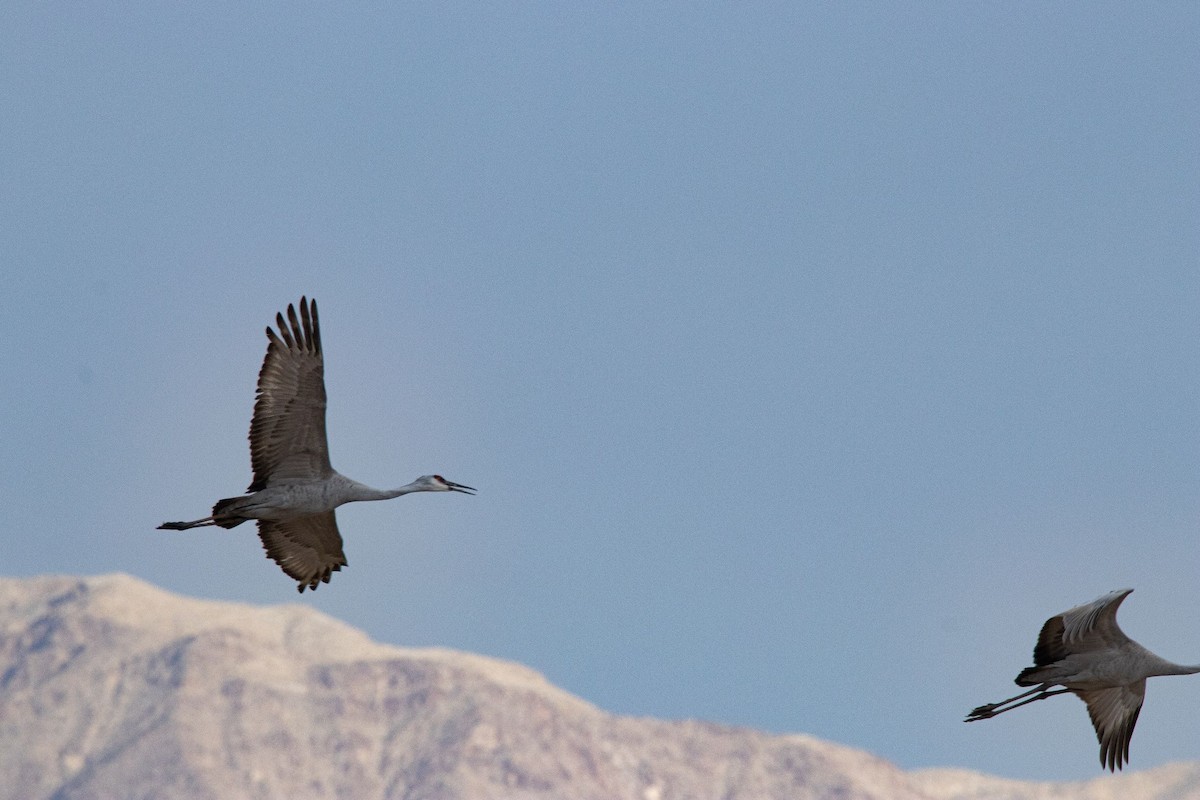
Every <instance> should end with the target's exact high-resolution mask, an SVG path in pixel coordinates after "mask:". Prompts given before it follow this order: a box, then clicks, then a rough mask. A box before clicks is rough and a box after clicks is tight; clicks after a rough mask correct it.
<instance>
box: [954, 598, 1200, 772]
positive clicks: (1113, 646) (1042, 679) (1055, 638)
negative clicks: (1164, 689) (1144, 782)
mask: <svg viewBox="0 0 1200 800" xmlns="http://www.w3.org/2000/svg"><path fill="white" fill-rule="evenodd" d="M1132 591H1133V589H1119V590H1117V591H1115V592H1109V593H1108V594H1106V595H1104V596H1103V597H1098V598H1096V599H1095V600H1093V601H1092V602H1090V603H1087V604H1085V605H1082V606H1076V607H1075V608H1072V609H1071V610H1070V611H1064V612H1063V613H1061V614H1058V615H1057V616H1053V617H1051V618H1050V619H1048V620H1046V623H1045V624H1044V625H1043V626H1042V632H1041V634H1039V635H1038V640H1037V645H1036V646H1035V647H1034V648H1033V663H1034V666H1032V667H1026V668H1025V669H1023V670H1021V674H1019V675H1018V676H1017V678H1016V683H1017V685H1018V686H1033V687H1034V688H1032V689H1030V690H1029V691H1028V692H1024V693H1023V694H1019V695H1017V696H1016V697H1010V698H1008V699H1007V700H1002V701H1000V702H999V703H988V704H987V705H983V706H979V707H978V708H976V709H975V710H974V711H972V712H971V713H970V714H968V715H967V718H966V720H965V722H975V721H977V720H981V719H988V718H990V717H994V716H996V715H997V714H1003V713H1004V712H1005V711H1012V710H1013V709H1014V708H1018V707H1019V706H1023V705H1025V704H1027V703H1032V702H1034V701H1035V700H1044V699H1046V698H1047V697H1053V696H1054V695H1056V694H1063V693H1065V692H1074V693H1075V694H1076V695H1077V696H1078V697H1079V699H1081V700H1083V702H1085V703H1087V709H1088V715H1089V716H1090V717H1091V718H1092V726H1093V727H1094V728H1095V729H1096V738H1098V739H1099V740H1100V766H1101V767H1107V768H1108V770H1109V771H1110V772H1113V771H1116V770H1118V769H1121V768H1122V767H1123V766H1124V765H1125V764H1126V763H1128V762H1129V740H1130V738H1131V737H1132V736H1133V726H1134V725H1135V724H1137V718H1138V714H1139V713H1140V712H1141V710H1142V701H1143V700H1144V699H1145V697H1146V678H1152V677H1154V676H1155V675H1193V674H1195V673H1197V672H1200V664H1198V665H1195V666H1186V665H1183V664H1172V663H1171V662H1170V661H1167V660H1166V659H1162V658H1159V657H1158V656H1156V655H1154V653H1151V652H1150V651H1149V650H1147V649H1146V648H1144V647H1142V646H1141V645H1140V644H1138V643H1137V642H1135V641H1133V640H1132V639H1130V638H1129V637H1128V636H1126V635H1125V634H1124V633H1123V632H1122V631H1121V629H1120V628H1119V627H1118V626H1117V607H1118V606H1120V605H1121V601H1122V600H1124V599H1125V598H1126V597H1128V596H1129V593H1130V592H1132ZM1052 686H1062V687H1064V688H1062V689H1054V690H1053V691H1051V688H1050V687H1052ZM1030 695H1032V697H1031V696H1030ZM1022 698H1025V699H1022ZM1018 700H1020V702H1015V701H1018ZM1010 704H1011V705H1010Z"/></svg>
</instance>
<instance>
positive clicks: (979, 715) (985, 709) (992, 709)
mask: <svg viewBox="0 0 1200 800" xmlns="http://www.w3.org/2000/svg"><path fill="white" fill-rule="evenodd" d="M1053 685H1054V684H1052V683H1043V684H1042V685H1041V686H1035V687H1034V688H1032V689H1030V690H1029V691H1028V692H1021V694H1019V695H1017V696H1016V697H1010V698H1008V699H1007V700H1001V701H1000V702H999V703H987V704H986V705H982V706H979V707H978V708H976V709H974V710H972V711H971V713H970V714H967V718H966V719H965V720H963V722H978V721H979V720H981V719H991V718H992V717H994V716H996V715H997V714H1003V713H1004V712H1005V711H1012V710H1013V709H1014V708H1020V707H1021V706H1023V705H1028V704H1029V703H1032V702H1034V701H1035V700H1045V699H1046V698H1047V697H1053V696H1054V695H1056V694H1062V693H1063V692H1069V691H1071V690H1070V689H1055V690H1054V691H1050V687H1051V686H1053ZM1039 692H1040V694H1039ZM1029 695H1033V697H1030V696H1029ZM1022 697H1024V698H1028V699H1026V700H1021V698H1022ZM1014 700H1021V702H1019V703H1014V702H1013V701H1014ZM1009 703H1012V705H1009Z"/></svg>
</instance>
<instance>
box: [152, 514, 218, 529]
mask: <svg viewBox="0 0 1200 800" xmlns="http://www.w3.org/2000/svg"><path fill="white" fill-rule="evenodd" d="M216 524H217V523H216V521H215V520H213V518H212V517H205V518H204V519H196V520H192V521H191V522H164V523H163V524H162V525H159V526H158V529H159V530H160V531H186V530H187V529H188V528H203V527H204V526H205V525H216Z"/></svg>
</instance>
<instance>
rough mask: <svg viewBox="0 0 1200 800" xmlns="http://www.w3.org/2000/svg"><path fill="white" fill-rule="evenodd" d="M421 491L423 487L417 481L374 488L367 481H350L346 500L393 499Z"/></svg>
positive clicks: (350, 501)
mask: <svg viewBox="0 0 1200 800" xmlns="http://www.w3.org/2000/svg"><path fill="white" fill-rule="evenodd" d="M419 491H421V489H420V488H419V487H418V485H417V484H416V483H406V484H405V485H404V486H399V487H397V488H395V489H374V488H372V487H370V486H367V485H366V484H365V483H359V482H358V481H350V482H349V485H348V487H347V490H346V500H345V501H344V502H347V503H355V502H359V501H362V500H391V499H392V498H393V497H399V496H400V495H403V494H410V493H412V492H419Z"/></svg>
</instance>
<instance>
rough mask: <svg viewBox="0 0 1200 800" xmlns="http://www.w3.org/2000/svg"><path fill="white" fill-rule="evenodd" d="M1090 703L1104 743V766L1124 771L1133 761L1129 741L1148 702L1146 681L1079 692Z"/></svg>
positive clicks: (1101, 745)
mask: <svg viewBox="0 0 1200 800" xmlns="http://www.w3.org/2000/svg"><path fill="white" fill-rule="evenodd" d="M1075 694H1077V695H1079V697H1080V699H1081V700H1083V702H1085V703H1087V709H1088V716H1090V717H1091V718H1092V727H1094V728H1095V729H1096V738H1097V739H1099V740H1100V765H1101V766H1103V767H1107V768H1108V770H1109V771H1110V772H1111V771H1115V770H1118V769H1121V768H1122V767H1123V766H1124V765H1125V764H1126V763H1128V761H1129V740H1130V739H1131V738H1133V726H1134V725H1137V720H1138V714H1140V713H1141V712H1142V701H1143V700H1145V699H1146V681H1145V680H1141V681H1138V682H1137V683H1135V684H1133V685H1131V686H1113V687H1110V688H1108V689H1096V690H1094V691H1086V692H1085V691H1078V690H1076V691H1075Z"/></svg>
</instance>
